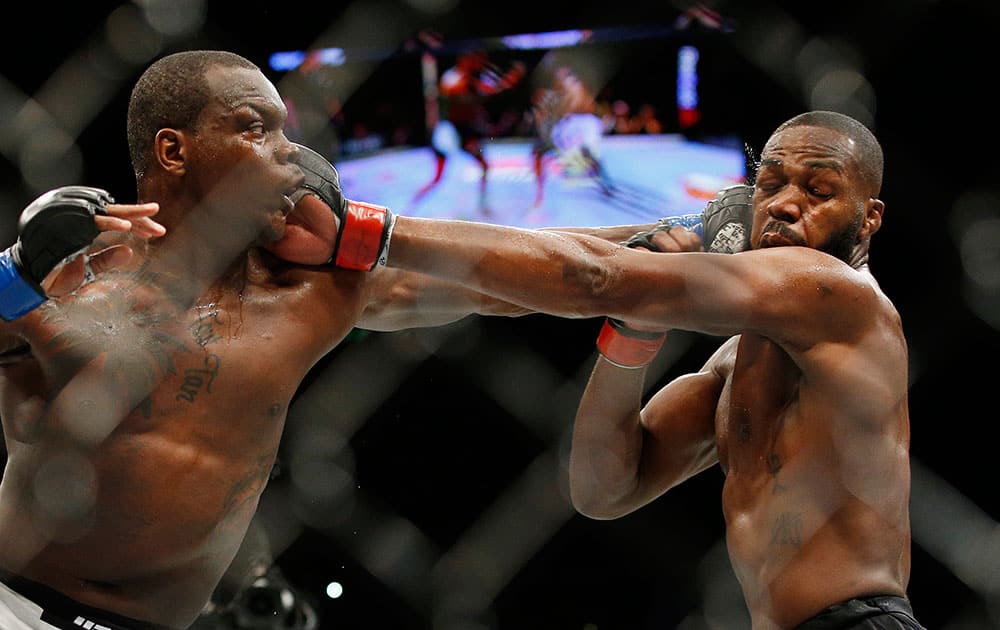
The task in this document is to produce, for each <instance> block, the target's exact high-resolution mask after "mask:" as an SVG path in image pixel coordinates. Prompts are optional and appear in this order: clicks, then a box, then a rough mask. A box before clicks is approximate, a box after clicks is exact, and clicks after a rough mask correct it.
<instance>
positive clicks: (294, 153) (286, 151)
mask: <svg viewBox="0 0 1000 630" xmlns="http://www.w3.org/2000/svg"><path fill="white" fill-rule="evenodd" d="M278 160H279V161H280V162H281V163H283V164H286V163H289V162H290V163H292V164H298V163H299V145H297V144H295V143H294V142H292V141H291V140H289V139H288V138H286V137H284V134H282V143H281V146H280V147H279V148H278Z"/></svg>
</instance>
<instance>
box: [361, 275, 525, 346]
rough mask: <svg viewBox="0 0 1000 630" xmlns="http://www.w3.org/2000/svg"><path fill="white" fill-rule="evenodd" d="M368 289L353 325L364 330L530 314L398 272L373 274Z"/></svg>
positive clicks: (437, 280)
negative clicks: (476, 317) (490, 316)
mask: <svg viewBox="0 0 1000 630" xmlns="http://www.w3.org/2000/svg"><path fill="white" fill-rule="evenodd" d="M368 288H369V299H368V302H367V305H366V306H365V310H364V312H363V313H362V314H361V317H360V319H359V320H358V324H357V325H358V327H359V328H363V329H366V330H377V331H394V330H403V329H407V328H420V327H427V326H440V325H444V324H449V323H451V322H455V321H458V320H460V319H462V318H464V317H466V316H468V315H496V316H504V317H517V316H520V315H527V314H529V313H532V312H533V311H531V310H530V309H527V308H524V307H522V306H518V305H516V304H512V303H510V302H505V301H503V300H499V299H497V298H494V297H491V296H489V295H485V294H483V293H480V292H478V291H475V290H472V289H469V288H466V287H464V286H462V285H461V284H459V283H457V282H452V281H449V280H442V279H440V278H434V277H432V276H428V275H426V274H421V273H414V272H408V271H403V270H400V269H386V268H380V269H378V270H377V271H373V272H372V276H371V278H370V281H369V287H368Z"/></svg>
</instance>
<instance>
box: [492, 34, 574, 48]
mask: <svg viewBox="0 0 1000 630" xmlns="http://www.w3.org/2000/svg"><path fill="white" fill-rule="evenodd" d="M592 34H593V31H590V30H583V29H573V30H568V31H550V32H547V33H524V34H522V35H507V36H506V37H501V38H500V41H501V42H502V43H503V45H504V46H506V47H507V48H511V49H514V50H547V49H549V48H566V47H568V46H576V45H577V44H582V43H583V42H585V41H587V40H588V39H590V36H591V35H592Z"/></svg>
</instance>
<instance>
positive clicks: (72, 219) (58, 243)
mask: <svg viewBox="0 0 1000 630" xmlns="http://www.w3.org/2000/svg"><path fill="white" fill-rule="evenodd" d="M112 203H114V199H112V198H111V195H109V194H108V193H107V192H106V191H104V190H101V189H100V188H91V187H89V186H64V187H62V188H56V189H55V190H50V191H49V192H47V193H45V194H44V195H42V196H40V197H39V198H38V199H35V200H34V201H32V202H31V203H30V204H28V206H27V207H26V208H25V209H24V210H23V211H22V212H21V217H20V219H19V220H18V224H17V228H18V238H17V242H15V243H14V244H13V245H11V246H10V247H8V248H7V249H5V250H4V251H3V252H0V317H3V319H4V320H6V321H12V320H14V319H17V318H18V317H22V316H24V315H26V314H28V313H30V312H31V311H33V310H34V309H36V308H37V307H38V306H40V305H41V304H42V303H43V302H44V301H45V300H46V299H48V297H47V296H46V295H45V290H44V289H42V285H41V282H42V280H43V279H44V278H45V276H47V275H48V274H49V272H50V271H52V270H53V269H54V268H55V267H56V265H58V264H59V263H60V262H62V261H63V260H65V259H67V258H71V257H73V256H75V255H76V254H79V253H80V252H82V251H83V250H85V249H86V248H87V247H88V246H89V245H90V244H91V243H93V241H94V239H95V238H97V235H98V234H100V232H101V231H100V230H99V229H98V227H97V223H96V222H95V221H94V217H95V216H96V215H98V214H107V210H106V207H107V205H108V204H112Z"/></svg>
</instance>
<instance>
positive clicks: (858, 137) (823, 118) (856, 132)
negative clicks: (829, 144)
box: [774, 110, 884, 197]
mask: <svg viewBox="0 0 1000 630" xmlns="http://www.w3.org/2000/svg"><path fill="white" fill-rule="evenodd" d="M802 126H805V127H821V128H823V129H830V130H832V131H836V132H838V133H840V134H842V135H844V136H845V137H847V138H849V139H851V140H853V141H854V145H855V151H854V155H855V158H856V159H857V161H858V169H859V171H860V172H861V176H862V177H863V178H864V180H865V183H866V185H867V186H868V187H869V189H870V191H871V196H872V197H878V194H879V192H880V191H881V190H882V171H883V168H884V157H883V155H882V146H881V145H880V144H879V142H878V140H877V139H876V138H875V134H873V133H872V132H871V130H870V129H868V127H866V126H865V125H863V124H861V123H860V122H858V121H857V120H855V119H854V118H851V117H850V116H848V115H846V114H841V113H839V112H831V111H824V110H817V111H811V112H805V113H803V114H799V115H798V116H795V117H793V118H790V119H789V120H787V121H785V122H783V123H782V124H781V125H780V126H778V128H777V129H775V130H774V133H779V132H781V131H784V130H785V129H788V128H790V127H802Z"/></svg>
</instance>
